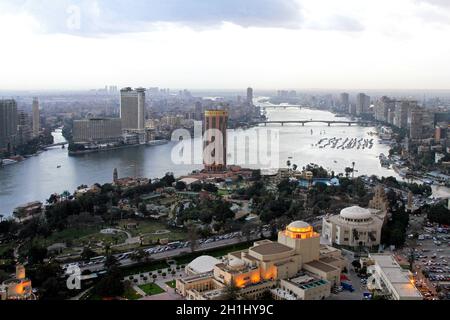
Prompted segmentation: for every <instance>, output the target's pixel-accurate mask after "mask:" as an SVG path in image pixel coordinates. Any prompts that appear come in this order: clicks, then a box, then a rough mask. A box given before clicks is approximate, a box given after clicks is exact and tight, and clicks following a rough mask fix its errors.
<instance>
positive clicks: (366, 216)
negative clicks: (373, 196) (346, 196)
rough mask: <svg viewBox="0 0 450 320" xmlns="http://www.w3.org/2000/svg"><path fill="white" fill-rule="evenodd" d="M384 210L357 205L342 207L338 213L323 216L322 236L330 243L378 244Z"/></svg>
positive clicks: (342, 244) (351, 244)
mask: <svg viewBox="0 0 450 320" xmlns="http://www.w3.org/2000/svg"><path fill="white" fill-rule="evenodd" d="M385 216H386V212H383V211H380V210H378V209H365V208H361V207H359V206H353V207H348V208H345V209H342V211H341V212H340V214H339V215H334V216H331V217H325V218H324V219H323V222H322V237H323V238H324V240H325V241H326V242H328V243H329V244H330V245H333V244H337V245H340V246H348V247H360V246H364V247H372V246H376V245H379V244H380V240H381V229H382V227H383V224H384V219H385Z"/></svg>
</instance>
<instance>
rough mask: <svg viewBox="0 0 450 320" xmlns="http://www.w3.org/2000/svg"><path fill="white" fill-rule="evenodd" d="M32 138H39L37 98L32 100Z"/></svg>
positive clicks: (39, 119) (39, 126)
mask: <svg viewBox="0 0 450 320" xmlns="http://www.w3.org/2000/svg"><path fill="white" fill-rule="evenodd" d="M32 113H33V137H37V136H39V131H40V130H41V124H40V123H41V118H40V113H39V100H38V98H33V107H32Z"/></svg>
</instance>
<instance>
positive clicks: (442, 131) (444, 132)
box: [434, 122, 449, 142]
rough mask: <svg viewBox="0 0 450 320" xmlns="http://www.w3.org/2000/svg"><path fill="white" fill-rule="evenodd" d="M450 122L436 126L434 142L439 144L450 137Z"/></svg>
mask: <svg viewBox="0 0 450 320" xmlns="http://www.w3.org/2000/svg"><path fill="white" fill-rule="evenodd" d="M448 127H449V126H448V122H441V123H438V124H437V125H436V129H435V134H434V140H435V141H436V142H439V141H441V140H443V139H447V137H448V131H449V130H448Z"/></svg>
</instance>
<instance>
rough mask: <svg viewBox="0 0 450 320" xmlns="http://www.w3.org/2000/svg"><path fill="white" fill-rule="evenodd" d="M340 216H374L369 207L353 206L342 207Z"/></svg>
mask: <svg viewBox="0 0 450 320" xmlns="http://www.w3.org/2000/svg"><path fill="white" fill-rule="evenodd" d="M340 216H341V217H342V218H345V219H369V218H371V217H372V214H371V213H370V211H369V210H367V209H364V208H361V207H359V206H353V207H348V208H345V209H342V211H341V214H340Z"/></svg>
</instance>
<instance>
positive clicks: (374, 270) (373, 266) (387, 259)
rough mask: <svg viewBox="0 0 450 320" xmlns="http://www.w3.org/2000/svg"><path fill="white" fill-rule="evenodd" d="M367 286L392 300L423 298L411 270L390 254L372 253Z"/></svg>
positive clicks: (368, 267)
mask: <svg viewBox="0 0 450 320" xmlns="http://www.w3.org/2000/svg"><path fill="white" fill-rule="evenodd" d="M367 273H368V274H369V275H370V276H369V278H368V279H367V288H368V289H369V290H372V291H376V292H377V295H378V296H380V295H383V296H385V297H386V298H388V299H391V300H423V297H422V295H421V293H420V292H419V290H417V288H416V287H415V285H414V278H413V276H412V274H411V272H410V271H409V270H405V269H403V268H402V267H401V266H400V265H399V264H398V262H397V261H396V260H395V258H394V256H392V255H390V254H371V255H369V261H368V266H367Z"/></svg>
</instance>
